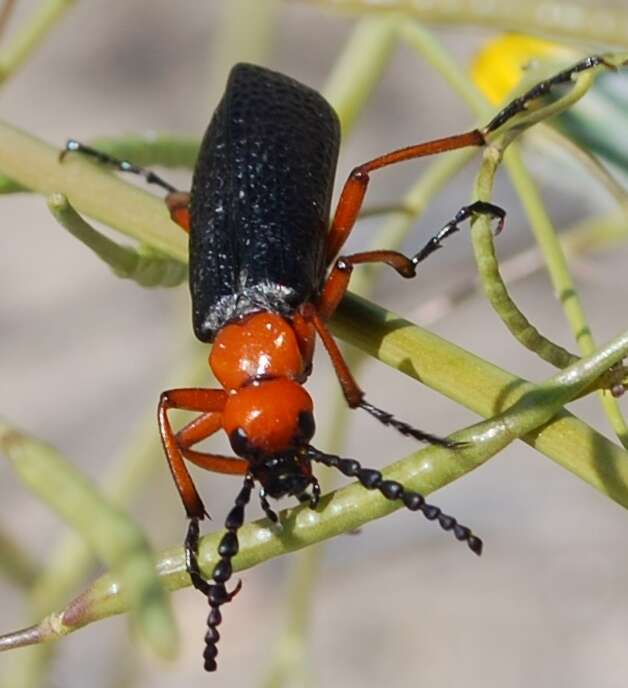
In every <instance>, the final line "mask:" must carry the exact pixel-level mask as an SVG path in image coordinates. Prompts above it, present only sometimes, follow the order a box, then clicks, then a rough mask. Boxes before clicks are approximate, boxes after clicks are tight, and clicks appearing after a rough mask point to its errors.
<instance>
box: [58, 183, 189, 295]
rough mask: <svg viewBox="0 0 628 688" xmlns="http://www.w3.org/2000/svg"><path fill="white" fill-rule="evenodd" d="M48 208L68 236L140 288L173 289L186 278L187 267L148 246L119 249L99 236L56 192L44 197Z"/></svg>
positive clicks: (61, 195) (105, 238)
mask: <svg viewBox="0 0 628 688" xmlns="http://www.w3.org/2000/svg"><path fill="white" fill-rule="evenodd" d="M48 208H50V211H51V212H52V214H53V215H54V216H55V218H56V219H57V220H58V222H59V223H60V224H61V225H62V226H63V227H65V228H66V229H67V230H68V232H70V234H72V236H74V237H75V238H77V239H78V240H79V241H80V242H81V243H83V244H84V245H85V246H87V247H88V248H90V249H91V250H92V251H93V252H94V253H95V254H96V255H97V256H98V257H99V258H100V259H101V260H102V261H104V262H105V263H106V264H107V265H108V266H109V267H110V268H111V269H112V270H113V272H114V273H115V274H116V275H117V276H118V277H121V278H124V279H131V280H133V281H134V282H137V284H139V285H140V286H142V287H176V286H178V285H179V284H182V283H183V282H184V281H185V280H186V279H187V274H188V271H187V265H186V264H185V263H182V262H181V261H180V260H174V259H173V258H170V257H168V256H166V255H165V254H163V253H160V252H159V251H155V250H154V249H151V248H150V247H149V246H141V247H140V248H139V250H138V249H135V248H133V247H131V246H122V245H120V244H117V243H116V242H115V241H112V240H111V239H109V238H108V237H106V236H105V235H104V234H101V233H100V232H98V231H97V230H96V229H94V228H93V227H92V226H91V225H89V224H88V223H87V222H85V220H84V219H83V218H82V217H81V216H80V215H79V214H78V213H77V212H76V211H75V210H74V208H72V206H71V205H70V203H69V201H68V199H67V198H66V197H65V196H64V195H63V194H60V193H54V194H51V195H50V196H49V197H48Z"/></svg>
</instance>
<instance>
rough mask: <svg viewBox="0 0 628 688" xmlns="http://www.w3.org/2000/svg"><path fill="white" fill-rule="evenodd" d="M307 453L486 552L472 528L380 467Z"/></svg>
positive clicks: (475, 549)
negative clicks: (462, 523) (429, 502)
mask: <svg viewBox="0 0 628 688" xmlns="http://www.w3.org/2000/svg"><path fill="white" fill-rule="evenodd" d="M307 456H308V458H310V459H311V460H312V461H317V462H318V463H322V464H324V465H325V466H329V467H330V468H336V469H338V470H339V471H340V472H341V473H343V474H344V475H346V476H348V477H349V478H357V479H358V481H359V482H360V483H361V484H362V485H363V486H364V487H365V488H366V489H367V490H379V491H380V492H381V493H382V494H383V495H384V497H386V499H390V500H391V501H397V500H401V501H402V502H403V505H404V506H405V507H406V508H407V509H409V510H410V511H421V512H422V513H423V515H424V516H425V518H427V519H428V520H430V521H434V520H437V521H438V523H439V525H440V527H441V528H442V529H443V530H451V531H452V532H453V534H454V536H455V537H456V539H457V540H460V541H461V542H466V543H467V545H468V547H469V549H470V550H471V551H472V552H473V553H474V554H477V555H478V556H479V555H480V554H482V540H480V538H479V537H477V536H476V535H474V534H473V533H472V532H471V529H470V528H467V527H466V526H463V525H461V524H460V523H458V521H456V519H455V518H454V517H453V516H448V515H447V514H444V513H443V512H442V511H441V510H440V509H439V508H438V507H437V506H434V505H433V504H428V503H427V502H426V501H425V497H423V495H421V494H419V493H418V492H413V491H411V490H406V488H405V487H404V486H403V485H402V484H401V483H399V482H397V481H396V480H385V479H384V477H383V476H382V474H381V473H380V472H379V471H378V470H375V469H373V468H363V467H362V465H361V464H360V462H359V461H356V460H355V459H343V458H341V457H339V456H336V455H335V454H326V453H324V452H321V451H319V450H318V449H315V448H314V447H312V446H308V448H307Z"/></svg>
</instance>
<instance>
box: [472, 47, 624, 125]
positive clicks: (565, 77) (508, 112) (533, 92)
mask: <svg viewBox="0 0 628 688" xmlns="http://www.w3.org/2000/svg"><path fill="white" fill-rule="evenodd" d="M598 65H605V66H606V67H608V68H609V69H615V66H614V65H612V64H610V63H608V62H606V60H605V59H604V58H603V57H602V56H601V55H593V56H591V57H587V58H585V59H584V60H581V61H580V62H576V64H575V65H572V66H571V67H568V68H567V69H564V70H563V71H562V72H559V73H558V74H556V75H555V76H553V77H551V78H550V79H546V80H545V81H541V82H540V83H538V84H537V85H536V86H533V87H532V88H531V89H530V90H529V91H526V92H525V93H524V94H523V95H522V96H519V98H516V99H515V100H513V101H512V102H511V103H509V104H508V105H507V106H506V107H505V108H504V109H503V110H501V111H500V112H498V113H497V115H495V117H493V119H492V120H491V121H490V122H489V123H488V124H487V125H486V127H484V129H483V130H482V133H483V134H484V135H486V134H489V133H490V132H492V131H495V129H499V127H501V126H502V124H504V123H506V122H507V121H508V120H509V119H511V118H512V117H514V116H515V115H518V114H519V113H520V112H523V111H524V110H526V109H527V107H528V103H530V102H531V101H532V100H535V99H536V98H540V97H541V96H545V95H547V94H548V93H549V92H550V91H551V90H552V88H554V87H555V86H560V85H561V84H568V83H569V82H570V81H571V80H572V79H573V76H574V75H575V74H578V73H579V72H585V71H586V70H587V69H591V68H592V67H597V66H598Z"/></svg>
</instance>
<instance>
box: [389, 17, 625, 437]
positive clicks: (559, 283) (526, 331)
mask: <svg viewBox="0 0 628 688" xmlns="http://www.w3.org/2000/svg"><path fill="white" fill-rule="evenodd" d="M402 35H403V37H404V38H405V39H406V40H407V41H409V42H410V43H411V44H412V45H413V47H414V48H415V49H417V50H418V51H419V52H420V53H421V54H422V55H424V56H425V57H426V59H428V61H429V62H430V63H431V64H432V65H433V66H434V67H435V68H436V69H438V70H439V72H440V73H441V74H442V75H443V76H444V78H445V79H446V80H447V82H448V83H449V84H450V86H451V87H452V88H453V89H454V90H455V91H456V92H457V93H458V94H459V95H460V96H461V97H462V98H463V99H464V100H465V102H467V104H468V105H469V106H470V107H471V108H472V109H473V110H474V111H475V112H476V114H478V115H479V116H480V117H488V105H487V104H486V102H485V101H484V99H483V97H482V96H481V95H480V94H479V93H478V92H477V91H475V89H474V88H473V86H472V85H471V84H470V82H469V80H468V79H467V78H466V76H465V75H464V74H463V73H462V72H461V70H460V69H459V68H458V67H457V65H456V64H455V62H454V61H453V60H452V59H451V57H450V56H449V55H448V54H447V53H446V52H445V51H444V50H443V48H442V47H441V45H440V44H439V43H438V41H436V40H435V39H434V38H433V37H432V36H431V35H430V34H429V33H428V32H426V31H425V30H424V29H422V28H421V27H420V26H419V25H417V24H415V23H408V24H406V25H405V26H404V29H403V32H402ZM609 62H612V63H613V64H614V65H616V66H617V67H620V66H622V65H624V64H625V63H626V55H625V54H618V55H614V56H609ZM604 69H606V67H604V66H601V65H600V66H597V67H594V68H593V69H592V70H587V71H584V72H580V73H579V74H577V75H574V78H573V81H574V83H573V86H571V88H570V89H569V91H568V92H567V93H566V94H565V95H563V96H562V97H560V98H558V99H557V100H555V101H554V102H552V103H550V104H549V105H546V106H544V107H540V108H539V109H536V110H532V111H529V112H528V111H527V112H525V113H522V114H521V115H517V116H516V117H515V118H514V119H513V120H510V121H508V122H506V123H505V124H504V125H503V126H502V127H500V128H499V129H498V130H497V131H496V132H493V133H491V134H490V135H489V141H490V142H492V143H491V144H490V145H489V148H488V150H487V151H485V154H484V162H483V168H482V169H481V171H480V174H479V177H478V180H477V183H476V198H477V199H479V200H483V201H489V200H490V195H491V190H492V185H493V177H494V175H495V172H496V170H497V166H498V164H499V162H501V159H502V156H503V158H504V163H505V165H506V168H507V170H508V172H509V175H510V178H511V180H512V183H513V185H514V187H515V190H516V191H517V193H518V194H519V197H520V199H521V203H522V205H523V207H524V210H525V212H526V214H527V216H528V219H529V221H530V225H531V227H532V230H533V232H534V235H535V237H536V239H537V242H538V244H539V247H540V248H541V251H542V253H543V255H544V257H545V260H546V263H547V267H548V271H549V274H550V278H551V280H552V284H553V286H554V290H555V292H556V293H557V294H558V295H559V299H560V300H561V302H562V304H563V308H564V310H565V315H566V317H567V320H568V322H569V324H570V326H571V330H572V332H573V334H574V337H575V339H576V342H577V343H578V345H579V347H580V350H581V351H582V352H583V353H590V352H591V351H593V350H594V348H595V344H594V342H593V339H592V335H591V331H590V328H589V326H588V324H587V321H586V316H585V314H584V309H583V308H582V305H581V302H580V299H579V298H578V293H577V290H576V288H575V285H574V282H573V280H572V279H571V275H570V273H569V268H568V266H567V261H566V258H565V255H564V253H563V251H562V248H561V246H560V242H559V240H558V237H557V234H556V231H555V229H554V227H553V226H552V223H551V220H550V218H549V215H548V214H547V212H546V210H545V207H544V205H543V201H542V199H541V196H540V194H539V192H538V189H537V188H536V185H535V184H534V182H533V180H532V178H531V176H530V175H529V174H528V172H527V170H526V169H525V166H524V164H523V161H522V159H521V156H520V154H519V153H518V150H517V148H516V146H511V147H510V148H509V149H508V150H506V148H507V146H508V144H509V143H511V142H512V140H513V139H514V138H515V137H516V136H518V135H520V134H521V133H522V131H524V130H525V129H526V128H527V127H529V126H532V125H533V124H536V123H538V122H542V121H543V120H545V119H548V118H550V117H552V116H553V115H555V114H558V113H560V112H562V111H564V110H566V109H567V108H569V107H571V106H572V105H573V104H574V103H576V102H577V101H578V100H579V99H580V98H582V97H583V96H584V95H585V94H586V93H587V91H588V90H589V89H590V87H591V86H592V84H593V83H594V79H595V77H596V76H597V75H598V74H599V73H600V72H601V71H603V70H604ZM478 223H479V224H481V225H482V226H483V231H482V232H481V233H479V232H477V231H475V232H473V233H472V236H473V241H474V250H475V254H476V260H477V263H478V269H479V271H480V275H481V276H482V283H483V287H484V291H485V293H486V294H487V296H488V298H489V300H490V301H491V304H492V305H493V307H494V308H495V311H496V312H497V313H498V314H499V315H500V317H501V318H502V320H503V322H504V324H505V325H506V327H508V329H509V331H510V332H511V333H512V334H513V335H514V336H515V337H516V338H517V339H518V341H520V342H521V343H522V344H523V345H524V346H526V347H527V348H529V349H530V350H532V351H534V352H535V353H537V354H538V355H539V356H540V357H541V358H543V359H544V360H546V361H548V362H550V363H552V364H553V365H556V366H558V367H562V366H565V365H569V364H570V362H573V361H574V359H575V356H574V355H573V354H571V353H570V352H568V351H566V350H565V349H564V348H563V347H560V346H557V345H556V344H554V343H553V342H551V341H550V340H549V339H547V338H546V337H543V336H542V335H541V334H540V333H539V332H538V330H537V329H536V328H534V327H533V326H532V325H531V324H530V323H529V321H528V320H527V319H526V317H525V316H524V315H523V313H522V312H521V311H520V310H519V309H518V308H517V306H516V305H515V303H514V301H513V300H512V299H511V297H510V295H509V294H508V290H507V288H506V285H505V284H504V282H503V280H502V278H501V275H500V274H499V267H498V264H497V260H496V257H495V253H494V249H493V247H492V242H491V238H490V234H489V232H488V229H487V228H488V220H487V218H486V217H483V218H479V219H478V222H477V223H476V224H478ZM489 244H491V245H489ZM600 394H601V403H602V406H603V408H604V411H605V413H606V415H607V417H608V419H609V422H610V423H611V426H612V427H613V429H614V430H615V433H616V434H617V436H618V437H619V439H620V441H621V442H622V444H623V445H624V446H625V447H628V426H627V425H626V422H625V420H624V418H623V416H622V414H621V411H620V408H619V405H618V404H617V401H616V400H615V399H614V398H613V397H611V396H610V395H608V394H605V393H604V392H600Z"/></svg>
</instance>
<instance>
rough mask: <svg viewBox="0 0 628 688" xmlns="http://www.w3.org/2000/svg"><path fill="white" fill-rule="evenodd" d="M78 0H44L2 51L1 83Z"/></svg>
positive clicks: (17, 67) (0, 59)
mask: <svg viewBox="0 0 628 688" xmlns="http://www.w3.org/2000/svg"><path fill="white" fill-rule="evenodd" d="M75 2H76V0H43V1H42V2H41V4H40V5H39V7H38V8H37V10H36V11H35V13H34V14H33V16H32V17H31V19H30V21H29V22H28V23H27V24H26V26H24V27H23V28H22V29H21V30H20V31H18V32H17V34H16V35H15V36H14V38H13V40H12V42H11V43H10V44H9V45H8V46H7V47H6V48H5V49H4V50H2V51H0V83H2V82H3V81H5V80H6V79H8V78H9V77H10V76H12V75H13V74H15V72H16V71H17V70H18V69H19V67H20V66H21V65H22V64H23V63H24V62H25V61H26V60H27V59H28V58H29V57H30V56H31V54H32V53H34V52H35V50H37V48H38V47H39V46H40V45H41V44H42V43H43V41H44V39H45V38H46V36H47V35H48V33H49V32H50V31H51V30H52V28H53V27H54V25H55V24H56V23H57V22H58V21H59V20H60V19H61V18H62V17H63V15H64V14H65V13H66V12H67V11H68V10H69V9H70V8H71V7H72V6H73V5H74V3H75Z"/></svg>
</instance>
